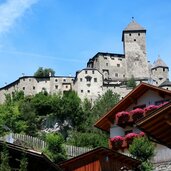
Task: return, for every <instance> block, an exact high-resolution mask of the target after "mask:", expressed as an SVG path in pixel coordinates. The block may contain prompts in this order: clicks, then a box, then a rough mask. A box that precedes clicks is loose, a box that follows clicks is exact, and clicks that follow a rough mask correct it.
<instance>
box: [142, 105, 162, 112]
mask: <svg viewBox="0 0 171 171" xmlns="http://www.w3.org/2000/svg"><path fill="white" fill-rule="evenodd" d="M158 108H159V106H156V105H149V106H147V107H146V108H145V109H144V110H145V112H148V111H150V110H155V109H158Z"/></svg>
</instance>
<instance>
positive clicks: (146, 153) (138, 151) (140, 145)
mask: <svg viewBox="0 0 171 171" xmlns="http://www.w3.org/2000/svg"><path fill="white" fill-rule="evenodd" d="M154 148H155V147H154V144H153V143H152V142H151V141H149V140H148V138H147V137H141V138H134V140H133V143H132V144H131V145H130V147H129V152H130V153H131V154H132V155H133V156H135V157H136V158H137V159H139V160H140V161H142V165H141V170H142V171H151V170H152V164H151V163H150V162H149V160H150V159H151V157H152V156H153V155H154Z"/></svg>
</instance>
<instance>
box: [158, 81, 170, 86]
mask: <svg viewBox="0 0 171 171" xmlns="http://www.w3.org/2000/svg"><path fill="white" fill-rule="evenodd" d="M165 86H171V82H170V81H169V79H167V80H166V81H164V82H163V83H161V84H160V85H159V87H165Z"/></svg>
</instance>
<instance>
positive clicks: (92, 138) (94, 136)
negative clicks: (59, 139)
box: [68, 131, 108, 148]
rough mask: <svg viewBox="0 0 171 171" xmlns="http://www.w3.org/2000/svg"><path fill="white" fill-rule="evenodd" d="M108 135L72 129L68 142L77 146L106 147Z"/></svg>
mask: <svg viewBox="0 0 171 171" xmlns="http://www.w3.org/2000/svg"><path fill="white" fill-rule="evenodd" d="M107 141H108V136H107V135H106V134H102V133H101V134H99V133H94V132H77V131H72V132H71V134H70V136H69V138H68V143H69V144H72V145H74V146H77V147H90V148H95V147H101V146H103V147H107V146H108V142H107Z"/></svg>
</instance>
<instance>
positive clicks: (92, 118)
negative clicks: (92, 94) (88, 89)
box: [67, 90, 120, 148]
mask: <svg viewBox="0 0 171 171" xmlns="http://www.w3.org/2000/svg"><path fill="white" fill-rule="evenodd" d="M119 98H120V96H119V95H118V94H116V93H113V92H112V91H111V90H108V91H107V92H106V93H105V94H104V95H102V96H100V97H99V98H98V99H97V100H96V101H95V103H94V106H93V107H92V105H91V103H90V102H89V101H88V100H87V99H85V101H84V102H83V104H82V107H83V109H82V110H83V115H84V119H83V121H84V122H80V124H81V125H80V128H81V129H79V130H75V129H74V130H72V131H70V134H69V137H68V139H67V143H69V144H72V145H76V146H82V147H83V146H87V147H93V148H94V147H99V146H105V147H107V145H108V142H107V139H108V134H107V133H105V132H102V131H101V130H99V129H97V128H95V127H94V126H93V125H94V123H95V122H96V121H97V120H98V119H99V118H100V117H101V116H102V115H103V114H105V113H106V112H107V111H109V110H110V109H111V108H112V107H113V106H114V105H115V104H116V103H117V102H118V101H119Z"/></svg>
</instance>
